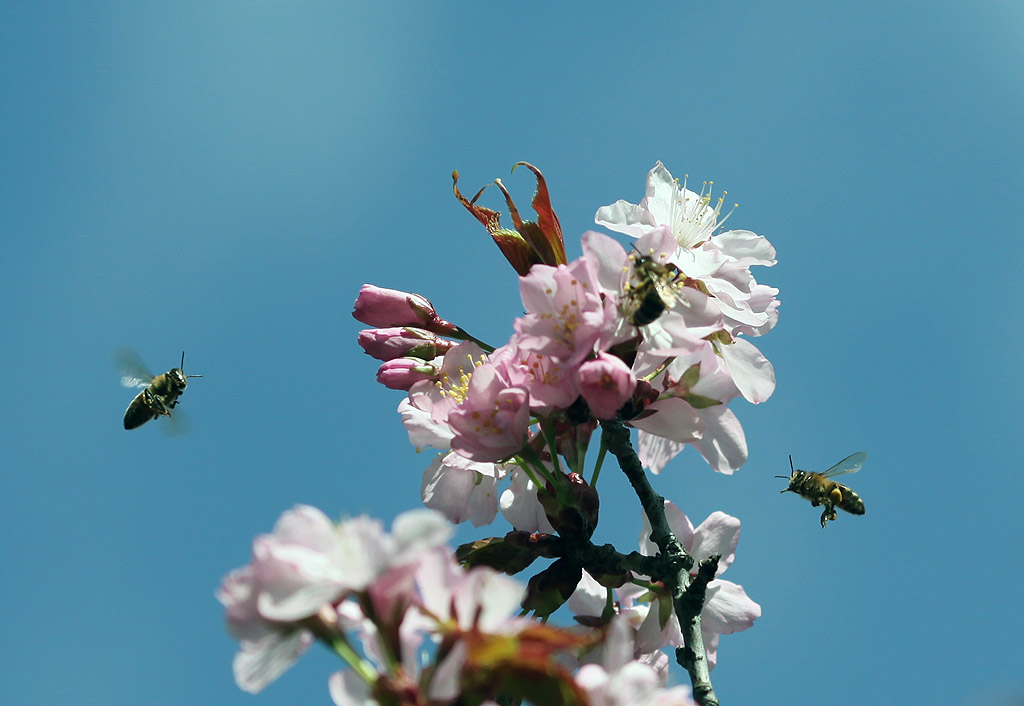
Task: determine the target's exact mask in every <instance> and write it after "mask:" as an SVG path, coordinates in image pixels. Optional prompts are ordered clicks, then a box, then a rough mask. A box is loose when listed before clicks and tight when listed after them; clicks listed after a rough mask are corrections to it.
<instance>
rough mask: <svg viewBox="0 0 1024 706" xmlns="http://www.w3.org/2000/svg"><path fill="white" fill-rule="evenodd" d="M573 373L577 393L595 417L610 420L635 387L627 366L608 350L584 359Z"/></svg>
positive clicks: (634, 380)
mask: <svg viewBox="0 0 1024 706" xmlns="http://www.w3.org/2000/svg"><path fill="white" fill-rule="evenodd" d="M576 376H577V380H578V381H579V386H580V394H582V395H583V399H585V400H586V401H587V405H589V407H590V411H591V413H592V414H593V415H594V416H595V417H597V418H598V419H613V418H614V417H615V415H616V413H617V412H618V411H619V408H620V407H622V405H623V404H625V402H626V400H628V399H629V397H630V395H632V394H633V389H634V388H635V387H636V378H635V377H634V376H633V372H632V371H631V370H630V369H629V366H627V365H626V364H625V363H623V362H622V361H621V360H620V359H619V358H616V357H615V356H613V355H609V354H607V353H599V354H598V356H597V358H594V359H593V360H588V361H586V362H584V363H583V364H582V365H581V366H580V369H579V371H578V372H577V373H576Z"/></svg>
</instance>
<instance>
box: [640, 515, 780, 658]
mask: <svg viewBox="0 0 1024 706" xmlns="http://www.w3.org/2000/svg"><path fill="white" fill-rule="evenodd" d="M665 514H666V516H667V517H668V522H669V527H671V529H672V532H673V534H674V535H675V536H676V539H678V540H679V542H680V544H682V545H683V548H684V549H686V551H687V553H689V554H690V556H692V557H693V559H694V562H695V563H694V568H693V569H691V573H692V574H693V575H696V571H697V565H698V564H699V563H700V562H701V561H703V560H704V559H707V558H708V557H710V556H713V555H719V556H720V558H719V560H718V571H717V572H716V574H715V576H716V578H714V579H712V580H711V581H710V582H709V583H708V586H707V595H706V598H705V601H704V608H703V610H701V614H700V615H701V632H702V633H703V636H704V648H705V650H706V651H707V656H708V664H709V665H710V666H711V667H714V665H715V662H716V661H717V649H718V639H719V635H726V634H730V633H734V632H739V631H741V630H746V629H747V628H749V627H751V626H752V625H753V624H754V620H756V619H757V618H759V617H761V606H759V605H758V604H757V603H755V602H754V601H752V600H750V598H748V597H747V594H746V592H745V591H744V590H743V587H742V586H740V585H738V584H735V583H733V582H732V581H727V580H724V579H720V578H717V577H718V576H721V575H722V574H723V573H725V570H726V569H728V568H729V566H730V565H731V564H732V562H733V559H735V557H736V545H737V543H738V542H739V539H740V521H739V520H738V519H737V518H735V517H732V516H730V515H727V514H725V513H724V512H720V511H716V512H713V513H711V515H710V516H708V518H707V519H706V520H704V522H702V523H701V524H700V525H699V526H698V527H697V528H696V529H694V527H693V524H692V523H691V522H690V519H689V518H688V517H687V516H686V515H685V514H684V513H683V511H682V510H680V509H679V508H678V507H676V506H675V505H674V504H673V503H671V502H670V501H667V500H666V501H665ZM643 527H644V529H643V531H642V532H641V534H640V552H641V553H642V554H646V555H648V556H653V555H655V554H657V553H658V548H657V546H656V545H655V544H654V543H653V542H652V541H651V539H650V535H651V527H650V524H649V523H648V522H647V517H646V516H644V518H643ZM666 644H671V645H675V646H681V645H682V633H681V632H680V630H679V621H678V619H677V618H676V616H675V614H674V613H673V614H671V617H670V618H669V620H668V623H666V624H665V625H664V626H663V625H662V624H661V622H660V620H659V611H658V610H656V609H654V607H653V606H652V608H651V610H650V612H649V613H648V615H647V618H646V619H645V620H644V623H643V625H642V626H641V627H640V630H639V631H638V633H637V646H638V649H640V650H641V651H644V652H647V651H651V650H654V649H657V648H659V647H662V646H664V645H666Z"/></svg>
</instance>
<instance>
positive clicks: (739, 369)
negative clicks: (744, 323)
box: [719, 338, 775, 404]
mask: <svg viewBox="0 0 1024 706" xmlns="http://www.w3.org/2000/svg"><path fill="white" fill-rule="evenodd" d="M719 350H720V352H721V354H722V359H723V360H725V364H726V365H727V366H728V367H729V372H730V373H731V374H732V379H733V381H734V382H735V383H736V387H737V388H739V391H740V392H741V393H742V394H743V396H744V397H746V398H747V400H749V401H750V402H753V403H754V404H758V403H759V402H764V401H765V400H766V399H768V398H769V397H771V396H772V393H773V392H775V368H773V367H772V364H771V363H770V362H768V359H767V358H765V357H764V355H762V354H761V351H759V350H758V349H757V346H755V345H754V344H753V343H751V342H750V341H748V340H746V339H744V338H735V339H733V342H732V343H730V344H728V345H724V346H722V347H721V348H720V349H719Z"/></svg>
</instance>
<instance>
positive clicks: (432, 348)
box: [358, 326, 455, 360]
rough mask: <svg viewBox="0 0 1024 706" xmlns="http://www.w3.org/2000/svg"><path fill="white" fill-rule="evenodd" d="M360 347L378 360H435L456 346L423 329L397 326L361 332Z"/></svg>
mask: <svg viewBox="0 0 1024 706" xmlns="http://www.w3.org/2000/svg"><path fill="white" fill-rule="evenodd" d="M358 341H359V345H360V346H362V347H363V350H364V351H366V353H367V355H371V356H373V357H374V358H376V359H377V360H394V359H395V358H403V357H404V358H421V359H423V360H433V359H434V358H436V357H437V356H439V355H443V354H444V353H445V352H446V351H447V350H448V349H449V348H451V347H452V346H453V345H455V344H454V343H453V342H452V341H449V340H446V339H443V338H439V337H437V336H436V335H434V334H432V333H430V332H429V331H425V330H423V329H421V328H413V327H411V326H396V327H391V328H373V329H366V330H363V331H360V332H359V338H358Z"/></svg>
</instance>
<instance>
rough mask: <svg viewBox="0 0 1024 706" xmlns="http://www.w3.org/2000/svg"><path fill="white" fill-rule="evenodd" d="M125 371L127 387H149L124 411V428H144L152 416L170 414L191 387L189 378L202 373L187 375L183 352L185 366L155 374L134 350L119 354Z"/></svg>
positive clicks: (182, 363)
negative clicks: (182, 394)
mask: <svg viewBox="0 0 1024 706" xmlns="http://www.w3.org/2000/svg"><path fill="white" fill-rule="evenodd" d="M119 357H120V359H121V365H122V372H123V373H124V374H123V376H122V377H121V384H122V385H124V386H125V387H145V388H146V389H144V390H143V391H142V392H140V393H139V394H138V395H136V396H135V399H134V400H132V403H131V404H130V405H128V409H127V410H125V413H124V428H125V429H135V428H137V427H141V426H142V425H143V424H145V423H146V422H148V421H149V420H150V419H157V418H158V417H168V418H169V417H170V416H171V410H172V409H174V408H175V407H177V406H178V398H179V397H180V396H181V393H182V392H184V391H185V388H186V387H188V378H201V377H202V375H186V374H185V372H184V368H185V352H184V351H182V352H181V367H178V368H171V369H170V370H168V371H167V372H166V373H163V374H161V375H157V376H155V377H154V376H153V375H152V373H150V372H149V371H148V370H146V367H145V366H144V365H143V364H142V361H141V360H139V358H138V356H136V355H135V354H133V353H130V352H127V351H123V352H122V353H121V354H120V355H119Z"/></svg>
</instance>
